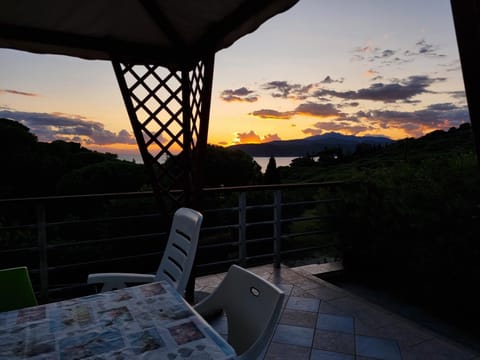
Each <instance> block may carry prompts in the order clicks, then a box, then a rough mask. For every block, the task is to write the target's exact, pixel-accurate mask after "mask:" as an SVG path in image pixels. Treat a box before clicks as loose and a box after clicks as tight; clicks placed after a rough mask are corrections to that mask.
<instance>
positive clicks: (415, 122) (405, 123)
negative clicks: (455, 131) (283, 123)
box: [302, 103, 470, 137]
mask: <svg viewBox="0 0 480 360" xmlns="http://www.w3.org/2000/svg"><path fill="white" fill-rule="evenodd" d="M469 121H470V117H469V113H468V108H467V107H466V106H458V105H456V104H454V103H437V104H432V105H429V106H428V107H426V108H424V109H421V110H416V111H394V110H372V111H358V112H356V113H354V114H352V115H349V116H339V117H337V118H334V119H332V120H330V121H319V122H317V123H315V124H313V125H312V126H311V127H308V128H305V129H303V130H302V132H303V133H304V134H306V135H309V136H312V135H320V134H323V133H325V132H329V131H341V132H342V133H344V134H350V135H356V134H359V133H362V134H363V135H365V134H366V133H377V134H378V133H381V130H382V129H390V130H392V129H398V130H402V131H403V133H405V134H407V135H408V136H412V137H420V136H423V135H424V134H425V133H427V132H430V131H433V130H438V129H444V130H448V129H450V128H451V127H458V126H460V125H461V124H463V123H466V122H469Z"/></svg>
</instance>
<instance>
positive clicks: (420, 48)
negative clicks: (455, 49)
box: [404, 40, 446, 58]
mask: <svg viewBox="0 0 480 360" xmlns="http://www.w3.org/2000/svg"><path fill="white" fill-rule="evenodd" d="M438 50H439V47H438V46H436V45H433V44H429V43H427V42H426V41H425V40H420V41H418V42H417V43H416V44H415V47H414V48H413V50H405V51H404V55H405V56H426V57H433V58H444V57H445V56H446V55H445V54H441V53H439V52H438Z"/></svg>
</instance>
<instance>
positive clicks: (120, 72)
mask: <svg viewBox="0 0 480 360" xmlns="http://www.w3.org/2000/svg"><path fill="white" fill-rule="evenodd" d="M114 68H115V71H116V74H117V79H118V81H119V84H120V88H121V89H122V95H123V97H124V100H125V103H126V105H127V109H128V110H129V117H130V120H131V123H132V127H133V130H134V133H135V136H136V139H137V142H138V146H139V149H140V152H141V154H142V158H143V161H144V163H145V165H146V166H147V168H148V169H149V172H150V174H151V176H152V181H153V182H154V184H153V186H154V190H155V192H156V195H157V196H161V197H162V198H163V199H165V198H168V199H170V201H173V204H171V206H168V208H169V209H175V208H176V207H178V205H181V204H185V203H186V202H188V196H189V195H188V194H189V191H190V190H191V188H192V184H191V181H192V158H193V154H194V153H195V151H196V147H197V145H198V141H199V138H201V136H200V129H201V126H200V124H201V121H202V120H201V118H202V106H203V103H204V101H205V100H204V99H205V92H208V96H207V97H206V99H209V98H210V92H211V86H210V89H206V88H204V84H205V80H204V79H205V64H204V63H203V62H199V63H198V64H197V65H196V66H195V67H194V68H193V69H191V70H189V71H170V70H168V69H166V68H163V67H159V66H153V65H129V64H118V63H117V64H115V63H114ZM122 85H123V86H122ZM207 101H209V100H207ZM206 121H208V119H207V120H206ZM172 189H182V190H185V191H184V192H182V193H181V195H179V196H174V195H172V194H171V193H170V190H172Z"/></svg>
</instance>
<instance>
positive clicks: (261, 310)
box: [194, 265, 285, 360]
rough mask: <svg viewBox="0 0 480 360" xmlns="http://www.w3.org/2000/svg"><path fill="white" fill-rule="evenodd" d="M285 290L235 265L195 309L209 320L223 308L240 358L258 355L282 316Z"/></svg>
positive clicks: (230, 336) (229, 332)
mask: <svg viewBox="0 0 480 360" xmlns="http://www.w3.org/2000/svg"><path fill="white" fill-rule="evenodd" d="M284 296H285V294H284V292H283V291H282V290H281V289H279V288H278V287H276V286H275V285H273V284H272V283H270V282H268V281H266V280H264V279H263V278H261V277H260V276H258V275H256V274H254V273H252V272H251V271H249V270H247V269H244V268H242V267H240V266H238V265H232V266H231V267H230V269H229V270H228V273H227V275H226V276H225V278H224V279H223V281H222V282H221V283H220V285H219V286H218V287H217V288H216V289H215V290H214V291H213V292H212V293H211V294H210V295H209V296H208V297H206V298H205V299H204V300H203V301H201V302H200V303H198V304H197V305H195V307H194V308H195V310H196V311H197V312H198V313H199V314H200V315H202V316H203V317H205V318H206V319H207V320H208V319H209V318H210V317H211V316H212V315H215V314H218V312H219V311H224V312H225V314H226V317H227V323H228V342H229V343H230V345H232V347H233V348H234V349H235V351H236V353H237V355H238V357H237V359H238V360H247V359H248V360H253V359H257V358H259V357H260V356H261V355H262V354H263V353H264V352H265V349H266V346H267V345H268V342H269V340H270V338H271V336H272V335H273V332H274V330H275V326H276V324H277V322H278V320H279V318H280V315H281V311H282V305H283V300H284Z"/></svg>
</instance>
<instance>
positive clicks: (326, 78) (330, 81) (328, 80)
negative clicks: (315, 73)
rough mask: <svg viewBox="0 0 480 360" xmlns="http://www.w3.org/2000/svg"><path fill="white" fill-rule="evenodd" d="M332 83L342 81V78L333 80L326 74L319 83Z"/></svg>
mask: <svg viewBox="0 0 480 360" xmlns="http://www.w3.org/2000/svg"><path fill="white" fill-rule="evenodd" d="M333 83H343V79H340V80H334V79H332V78H331V77H330V75H328V76H326V77H325V79H323V80H322V81H320V84H333Z"/></svg>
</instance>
